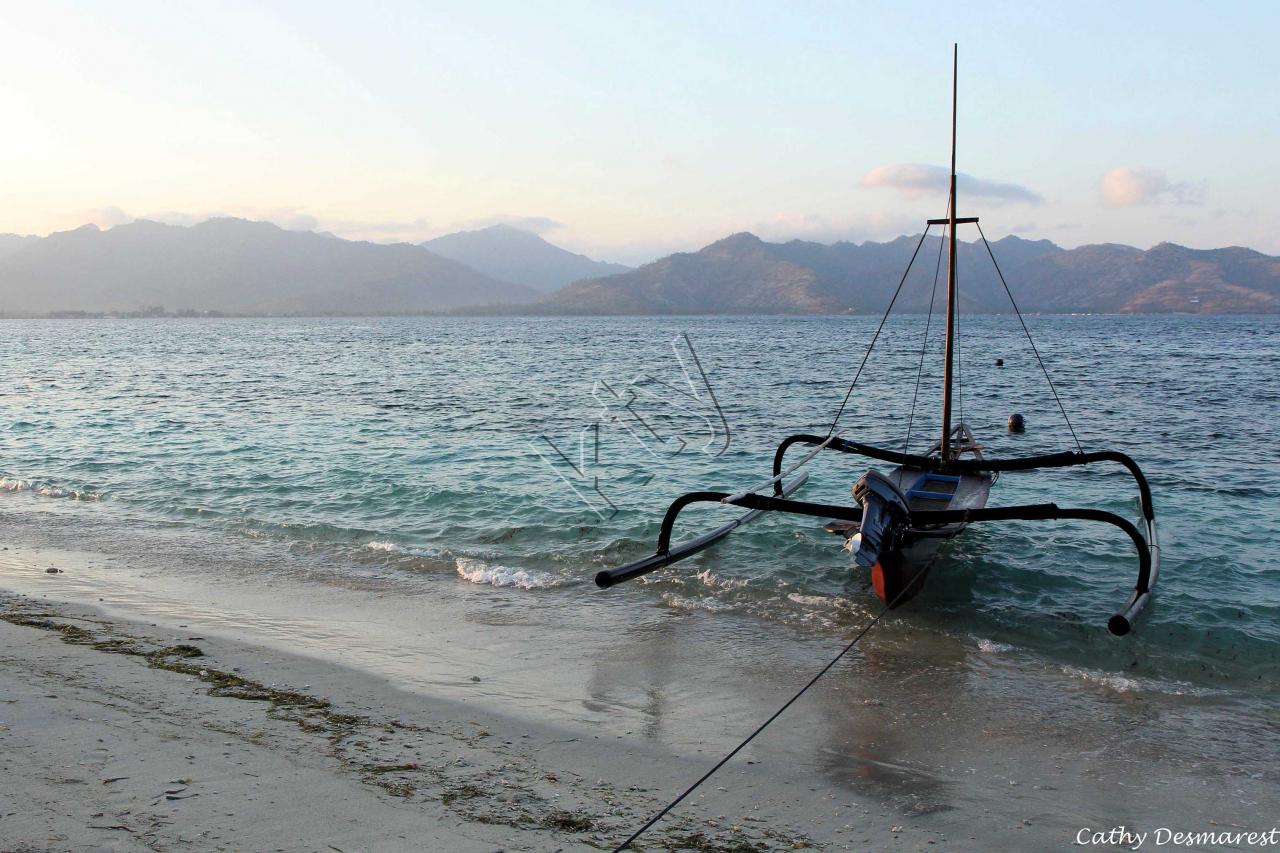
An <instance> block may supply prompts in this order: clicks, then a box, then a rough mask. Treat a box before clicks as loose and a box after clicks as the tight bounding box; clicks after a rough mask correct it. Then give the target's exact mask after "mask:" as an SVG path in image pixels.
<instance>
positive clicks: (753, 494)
mask: <svg viewBox="0 0 1280 853" xmlns="http://www.w3.org/2000/svg"><path fill="white" fill-rule="evenodd" d="M792 444H812V445H817V446H819V447H820V448H822V449H826V450H835V451H839V452H841V453H852V454H857V455H860V456H866V457H868V458H871V459H879V460H882V461H884V462H894V463H897V464H899V465H904V466H911V467H918V468H921V469H924V470H927V471H939V470H941V469H942V468H943V467H944V465H943V461H942V460H941V459H940V458H939V457H936V456H917V455H914V454H908V453H900V452H898V451H894V450H886V449H884V448H880V447H873V446H872V445H869V444H861V443H859V442H856V441H849V440H847V439H843V438H839V437H834V438H833V437H830V436H825V437H824V436H817V435H804V434H801V435H792V436H789V437H787V438H786V439H784V440H783V441H782V443H781V444H779V445H778V450H777V452H776V453H775V454H774V459H773V469H774V478H773V479H772V480H771V481H769V482H768V483H766V484H765V486H770V485H771V486H772V487H773V494H772V495H761V494H758V493H757V492H758V491H759V490H752V491H747V492H740V493H737V494H729V493H728V492H689V493H688V494H685V495H681V496H680V497H678V498H676V499H675V501H673V502H672V504H671V506H670V507H668V508H667V512H666V515H665V516H663V519H662V528H661V530H660V531H659V533H658V548H657V551H656V552H655V553H654V554H653V555H652V556H649V557H645V558H644V559H641V560H636V561H634V562H631V563H628V564H627V565H625V566H620V567H618V568H616V569H605V570H604V571H601V572H599V573H598V574H596V578H595V580H596V585H597V586H599V587H601V588H608V587H611V586H613V585H614V584H618V583H621V582H623V581H627V580H631V579H632V578H637V577H640V576H641V575H645V574H648V573H649V572H652V571H654V570H656V569H660V568H663V567H664V566H669V565H671V564H672V563H676V562H679V561H680V560H683V559H685V558H686V557H691V556H693V555H694V554H696V553H698V552H699V551H702V550H703V549H705V548H708V547H710V546H711V545H713V544H714V543H716V542H718V541H720V540H721V539H723V538H724V537H726V536H728V535H729V534H730V533H732V532H733V531H734V530H736V529H737V528H738V527H740V526H742V525H743V524H746V523H749V522H751V521H754V520H755V519H756V518H758V517H759V516H760V515H761V514H762V513H764V512H785V513H790V514H793V515H807V516H814V517H818V518H832V519H839V520H842V521H849V522H860V521H861V520H862V507H860V506H845V505H840V504H820V503H810V502H807V501H797V500H791V499H790V498H789V497H788V496H789V495H791V494H792V493H793V492H795V491H796V490H797V489H798V488H799V487H800V486H801V485H803V484H804V482H805V480H806V479H807V478H808V475H801V476H800V477H798V478H796V479H794V480H791V481H789V482H786V483H784V482H783V479H782V476H783V475H782V474H781V469H782V460H783V457H784V456H785V454H786V451H787V448H788V447H790V446H791V445H792ZM1097 462H1116V463H1119V464H1121V465H1123V466H1124V467H1125V468H1126V469H1128V471H1129V473H1130V474H1131V475H1132V476H1133V478H1134V481H1135V482H1136V483H1137V485H1138V494H1139V500H1140V503H1141V506H1142V516H1143V527H1144V529H1143V530H1141V531H1140V530H1139V529H1138V528H1137V527H1136V526H1135V525H1134V524H1133V523H1132V522H1131V521H1129V520H1128V519H1126V518H1124V517H1122V516H1119V515H1116V514H1115V513H1111V512H1106V511H1104V510H1097V509H1078V508H1073V507H1060V506H1058V505H1057V504H1052V503H1045V504H1019V505H1015V506H1005V507H983V508H981V509H958V510H914V511H911V512H910V514H909V516H908V518H907V519H906V520H905V524H906V525H908V526H910V527H913V528H928V527H932V526H943V525H948V524H955V523H957V522H961V523H966V524H967V523H974V522H982V521H1045V520H1052V519H1068V520H1080V521H1098V522H1102V523H1105V524H1111V525H1113V526H1115V527H1118V528H1120V529H1121V530H1123V531H1124V532H1125V533H1126V534H1127V535H1128V536H1129V539H1130V540H1132V542H1133V545H1134V549H1135V550H1136V551H1137V554H1138V579H1137V582H1136V583H1135V584H1134V588H1133V592H1132V593H1131V594H1130V596H1129V598H1128V600H1126V601H1125V603H1124V604H1123V605H1122V606H1121V607H1120V609H1119V610H1117V611H1116V612H1115V614H1114V615H1112V616H1111V618H1110V619H1109V620H1108V621H1107V628H1108V630H1110V631H1111V633H1113V634H1115V635H1116V636H1123V635H1125V634H1127V633H1129V631H1130V629H1131V628H1132V626H1133V620H1134V619H1135V618H1136V617H1137V615H1138V613H1140V612H1141V611H1142V609H1143V608H1144V607H1145V606H1146V605H1147V603H1148V602H1149V601H1150V600H1151V590H1152V589H1153V588H1154V587H1155V583H1156V578H1157V577H1158V576H1159V574H1160V544H1159V539H1158V538H1157V535H1156V519H1155V509H1154V507H1153V505H1152V502H1151V487H1150V486H1149V485H1148V483H1147V478H1146V476H1145V475H1143V473H1142V469H1140V468H1139V467H1138V464H1137V463H1136V462H1134V461H1133V459H1132V458H1130V457H1129V456H1127V455H1125V454H1123V453H1119V452H1117V451H1113V450H1100V451H1095V452H1092V453H1077V452H1070V451H1068V452H1065V453H1051V454H1046V455H1043V456H1026V457H1022V458H1018V459H973V460H968V459H966V460H952V461H951V462H950V463H949V464H948V465H947V466H945V467H947V469H948V470H951V471H967V472H972V473H979V472H997V471H1030V470H1034V469H1038V468H1067V467H1071V466H1075V465H1089V464H1093V463H1097ZM695 503H721V504H729V505H731V506H740V507H743V508H744V509H748V510H750V512H748V513H746V514H745V515H743V516H742V517H740V518H738V519H735V520H734V521H731V522H729V523H728V524H725V525H723V526H722V527H719V528H717V529H715V530H713V531H711V532H710V533H707V534H705V535H703V536H700V537H698V538H696V539H692V540H689V541H687V542H684V543H681V544H679V545H676V546H674V547H673V546H672V545H671V534H672V530H673V528H674V526H675V521H676V517H677V516H678V515H679V514H680V512H681V510H683V509H684V508H685V507H687V506H689V505H691V504H695Z"/></svg>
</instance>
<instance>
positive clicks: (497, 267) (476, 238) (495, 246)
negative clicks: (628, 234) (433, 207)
mask: <svg viewBox="0 0 1280 853" xmlns="http://www.w3.org/2000/svg"><path fill="white" fill-rule="evenodd" d="M422 245H423V246H424V247H426V248H427V249H430V250H431V251H432V252H434V253H435V254H437V255H440V256H441V257H445V258H452V259H453V260H455V261H458V262H459V263H463V264H466V265H467V266H469V267H471V268H472V269H476V270H479V271H480V272H482V273H484V274H485V275H488V276H492V277H493V278H496V279H501V280H502V281H510V282H514V283H516V284H523V285H527V286H529V287H532V288H533V289H535V290H539V291H542V292H543V293H550V292H551V291H553V290H556V289H557V288H560V287H564V286H565V285H566V284H569V283H570V282H574V281H578V280H579V279H583V278H600V277H602V276H608V275H615V274H616V273H623V272H628V271H630V269H631V268H630V267H624V266H623V265H622V264H610V263H605V262H604V261H593V260H592V259H591V258H588V257H587V256H586V255H575V254H574V253H573V252H569V251H566V250H564V249H561V248H560V247H559V246H553V245H552V244H550V243H548V242H547V241H546V240H544V239H542V238H541V237H539V236H538V235H537V234H534V233H532V232H530V231H524V230H521V229H519V228H513V227H512V226H510V225H494V226H492V227H491V228H482V229H480V230H478V231H458V232H456V233H454V234H446V235H444V236H443V237H437V238H435V239H434V240H428V241H427V242H425V243H423V244H422Z"/></svg>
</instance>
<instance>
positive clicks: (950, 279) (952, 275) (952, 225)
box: [941, 44, 960, 462]
mask: <svg viewBox="0 0 1280 853" xmlns="http://www.w3.org/2000/svg"><path fill="white" fill-rule="evenodd" d="M959 65H960V46H959V45H958V44H956V45H953V46H952V54H951V203H950V205H949V207H950V209H949V210H948V211H947V220H948V222H947V226H948V228H949V229H950V231H949V232H948V233H949V239H950V246H949V248H948V252H947V363H946V366H945V367H944V369H943V379H942V445H941V457H942V461H943V462H946V461H947V460H949V459H950V458H951V379H952V376H951V374H952V365H953V363H954V361H955V327H956V75H957V72H958V70H959Z"/></svg>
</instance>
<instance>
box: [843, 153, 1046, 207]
mask: <svg viewBox="0 0 1280 853" xmlns="http://www.w3.org/2000/svg"><path fill="white" fill-rule="evenodd" d="M950 179H951V172H950V170H948V169H945V168H943V167H942V166H931V165H928V164H925V163H892V164H889V165H886V166H876V167H875V168H874V169H872V170H871V171H870V172H867V173H866V174H865V175H863V176H862V186H864V187H878V188H885V189H893V190H897V191H898V192H899V193H901V194H902V195H904V196H906V197H907V198H917V197H919V196H923V195H934V194H940V195H941V196H942V197H943V198H946V195H947V191H948V189H949V184H950ZM956 192H957V193H958V194H959V195H961V196H972V197H976V198H983V199H987V200H988V201H993V202H1008V203H1010V204H1043V203H1044V197H1043V196H1041V195H1040V194H1039V193H1035V192H1032V191H1031V190H1029V189H1027V188H1026V187H1024V186H1022V185H1020V184H1005V183H1000V182H999V181H988V180H985V179H983V178H975V177H973V176H972V175H966V174H963V173H957V174H956Z"/></svg>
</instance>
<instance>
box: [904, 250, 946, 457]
mask: <svg viewBox="0 0 1280 853" xmlns="http://www.w3.org/2000/svg"><path fill="white" fill-rule="evenodd" d="M943 233H944V235H945V233H946V229H945V228H944V229H943ZM946 245H947V241H946V239H945V237H944V239H941V240H939V241H938V262H937V263H936V264H934V267H933V290H932V291H930V293H929V314H928V316H926V317H925V321H924V340H923V341H921V342H920V364H919V365H918V366H917V367H916V390H915V391H913V392H912V394H911V414H910V415H908V416H907V440H906V441H904V442H903V443H902V452H903V453H906V452H907V450H908V449H909V448H910V447H911V424H912V422H914V421H915V419H916V400H917V399H918V398H919V397H920V377H921V376H922V375H923V374H924V356H925V352H926V351H927V350H928V347H929V326H930V325H932V323H933V303H934V302H935V301H936V300H937V298H938V276H939V275H941V274H942V250H943V248H944V247H946Z"/></svg>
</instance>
